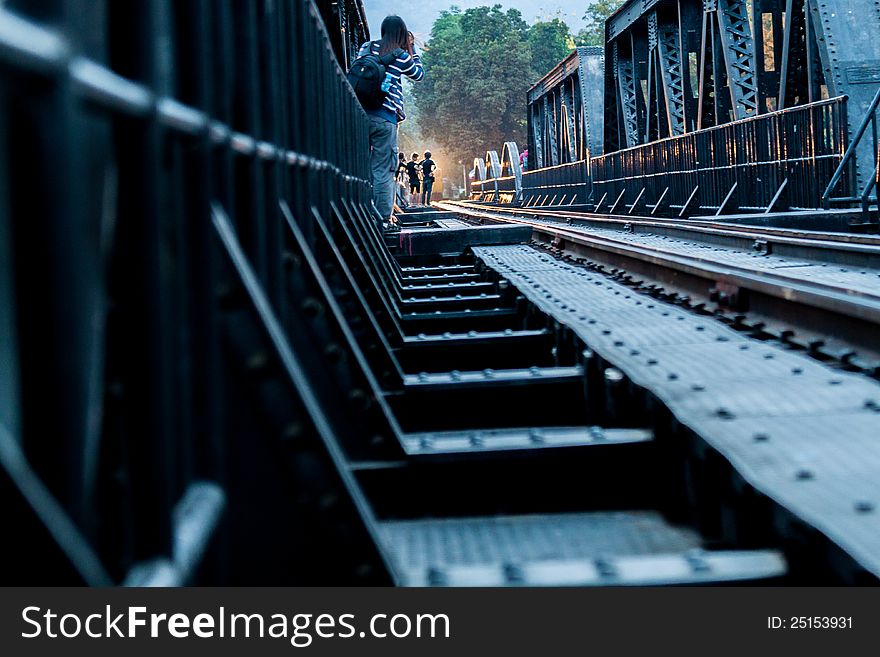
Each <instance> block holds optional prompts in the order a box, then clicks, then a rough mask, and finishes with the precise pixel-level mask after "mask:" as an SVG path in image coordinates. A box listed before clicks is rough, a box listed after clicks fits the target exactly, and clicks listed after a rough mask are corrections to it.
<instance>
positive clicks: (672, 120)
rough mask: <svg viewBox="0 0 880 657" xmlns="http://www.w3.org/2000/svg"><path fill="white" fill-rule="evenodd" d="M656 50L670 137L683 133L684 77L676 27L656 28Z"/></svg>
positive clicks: (662, 26)
mask: <svg viewBox="0 0 880 657" xmlns="http://www.w3.org/2000/svg"><path fill="white" fill-rule="evenodd" d="M657 50H658V54H659V57H660V64H661V67H660V70H661V72H662V78H663V95H664V97H665V99H666V120H667V122H668V124H669V134H670V136H675V135H681V134H684V132H685V123H684V117H685V104H684V76H683V74H682V56H681V44H680V37H679V30H678V26H677V25H674V24H669V23H660V24H659V25H658V28H657Z"/></svg>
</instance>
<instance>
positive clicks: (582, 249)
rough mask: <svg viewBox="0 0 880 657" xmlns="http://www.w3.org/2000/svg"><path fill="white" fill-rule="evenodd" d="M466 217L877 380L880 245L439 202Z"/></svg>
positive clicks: (715, 225) (867, 239)
mask: <svg viewBox="0 0 880 657" xmlns="http://www.w3.org/2000/svg"><path fill="white" fill-rule="evenodd" d="M440 205H441V207H442V208H443V209H445V210H448V211H453V212H456V213H457V214H458V215H459V216H460V217H462V218H463V219H466V220H469V221H472V222H479V223H493V222H501V223H513V224H522V225H528V226H530V227H531V228H532V229H533V240H534V241H535V242H536V243H537V244H539V245H541V246H543V247H544V248H547V249H550V250H551V251H553V252H554V253H555V254H556V255H558V256H561V257H564V258H568V259H572V260H574V261H578V262H580V263H582V264H586V265H588V266H590V267H592V268H594V269H597V270H600V271H603V272H604V273H606V274H611V275H612V276H614V277H615V278H617V279H619V280H620V281H621V282H623V283H625V284H627V285H630V286H632V287H634V288H637V289H639V290H641V291H644V292H648V293H650V294H653V295H654V296H657V297H658V298H662V299H664V300H666V301H672V302H674V303H677V304H680V305H682V306H683V307H686V308H689V309H691V310H693V311H696V312H700V313H708V314H712V315H714V316H716V317H718V318H721V319H723V320H725V321H727V322H729V323H730V324H731V325H732V326H734V327H735V328H737V329H740V330H744V331H747V332H749V333H751V334H753V335H755V336H756V337H762V338H765V339H777V340H780V341H782V342H784V343H786V344H787V345H790V346H792V347H794V348H797V349H803V350H805V351H808V352H809V353H810V354H811V355H813V356H815V357H816V358H819V359H820V360H825V361H834V362H837V363H838V364H839V365H841V366H842V367H844V368H846V369H849V370H854V371H860V372H863V373H866V374H871V375H874V376H877V374H878V372H880V344H878V340H877V337H876V336H877V329H878V325H880V238H878V237H876V236H871V235H853V234H845V233H811V232H806V231H799V230H791V229H780V228H767V227H759V226H740V225H737V226H730V225H725V224H721V223H720V222H704V221H700V222H691V221H686V222H685V221H658V220H654V219H649V218H638V217H634V218H627V219H621V218H619V217H609V216H602V215H589V214H584V213H578V212H564V211H545V210H529V209H522V208H516V209H514V208H497V207H487V206H484V205H479V206H478V205H474V204H471V203H467V202H447V203H442V204H440Z"/></svg>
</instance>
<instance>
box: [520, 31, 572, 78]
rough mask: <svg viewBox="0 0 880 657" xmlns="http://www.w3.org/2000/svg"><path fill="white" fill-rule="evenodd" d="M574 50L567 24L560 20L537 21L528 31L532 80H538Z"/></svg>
mask: <svg viewBox="0 0 880 657" xmlns="http://www.w3.org/2000/svg"><path fill="white" fill-rule="evenodd" d="M572 48H574V38H573V37H572V35H571V30H570V29H569V27H568V24H567V23H566V22H565V21H564V20H562V19H561V18H554V19H552V20H549V21H539V22H537V23H535V24H533V25H532V27H531V28H530V29H529V50H531V51H532V70H533V71H534V79H535V80H539V79H540V78H542V77H544V76H545V75H546V74H547V73H549V72H550V71H551V70H552V69H553V67H554V66H556V65H557V64H558V63H559V62H560V61H561V60H563V59H565V57H566V56H567V55H568V53H570V52H571V50H572Z"/></svg>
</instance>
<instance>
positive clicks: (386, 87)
mask: <svg viewBox="0 0 880 657" xmlns="http://www.w3.org/2000/svg"><path fill="white" fill-rule="evenodd" d="M382 71H384V79H382V80H381V86H380V89H377V88H376V86H375V85H377V84H380V83H379V81H378V80H377V79H376V76H377V72H378V73H381V72H382ZM403 75H405V76H407V77H409V78H411V79H413V80H416V81H418V80H421V79H422V78H423V77H424V76H425V71H424V69H423V68H422V61H421V58H420V57H419V53H418V50H417V49H416V46H415V43H414V40H413V35H412V33H411V32H409V31H408V30H407V29H406V23H404V22H403V19H402V18H400V17H399V16H387V17H386V18H385V20H384V21H382V38H381V39H380V40H379V41H368V42H367V43H365V44H363V45H362V46H361V49H360V51H359V52H358V58H357V59H356V60H355V61H354V62H353V63H352V65H351V69H350V70H349V73H348V79H349V82H351V83H352V87H354V89H355V93H357V95H358V98H359V99H360V100H361V104H362V105H363V106H364V109H365V110H366V112H367V114H368V115H369V118H370V171H371V175H372V179H373V203H374V205H375V206H376V209H377V210H378V212H379V216H380V218H381V221H382V223H383V225H384V226H385V227H386V228H387V227H390V223H388V222H390V221H391V219H392V213H393V211H394V174H395V171H396V170H397V161H398V160H397V126H398V124H399V123H400V122H401V121H403V120H405V119H406V113H405V112H404V109H403V88H402V86H401V83H400V79H401V76H403Z"/></svg>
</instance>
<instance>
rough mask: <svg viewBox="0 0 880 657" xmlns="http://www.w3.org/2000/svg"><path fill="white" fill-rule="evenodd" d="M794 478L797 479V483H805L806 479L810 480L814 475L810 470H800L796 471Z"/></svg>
mask: <svg viewBox="0 0 880 657" xmlns="http://www.w3.org/2000/svg"><path fill="white" fill-rule="evenodd" d="M794 476H795V479H797V480H798V481H807V480H808V479H812V478H813V477H814V476H815V475H814V474H813V472H812V470H807V469H806V468H804V469H802V470H798V471H797V472H796V473H795V475H794Z"/></svg>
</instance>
